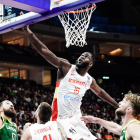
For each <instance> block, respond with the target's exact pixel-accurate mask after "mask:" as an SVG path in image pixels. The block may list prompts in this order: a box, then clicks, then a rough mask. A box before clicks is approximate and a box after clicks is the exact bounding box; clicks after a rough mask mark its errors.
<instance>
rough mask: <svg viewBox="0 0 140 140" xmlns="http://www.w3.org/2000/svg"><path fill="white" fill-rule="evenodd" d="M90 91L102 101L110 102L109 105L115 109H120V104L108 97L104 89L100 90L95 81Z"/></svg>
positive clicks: (93, 80)
mask: <svg viewBox="0 0 140 140" xmlns="http://www.w3.org/2000/svg"><path fill="white" fill-rule="evenodd" d="M90 89H91V90H92V91H93V92H94V93H95V94H96V95H97V96H98V97H100V98H101V99H102V100H104V101H106V102H108V103H109V104H111V105H113V106H114V107H116V108H118V107H119V105H118V103H117V102H116V101H115V100H114V99H113V98H112V97H111V96H110V95H108V94H107V93H106V92H105V91H104V90H103V89H102V88H100V87H99V86H98V85H97V83H96V81H95V79H92V84H91V86H90Z"/></svg>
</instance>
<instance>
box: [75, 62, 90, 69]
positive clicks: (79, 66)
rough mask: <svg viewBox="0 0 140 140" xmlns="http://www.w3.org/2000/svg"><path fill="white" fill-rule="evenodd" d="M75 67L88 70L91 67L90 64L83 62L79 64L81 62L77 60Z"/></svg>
mask: <svg viewBox="0 0 140 140" xmlns="http://www.w3.org/2000/svg"><path fill="white" fill-rule="evenodd" d="M75 65H76V66H77V67H78V68H87V67H88V65H89V62H82V61H81V62H80V63H79V61H78V60H76V63H75Z"/></svg>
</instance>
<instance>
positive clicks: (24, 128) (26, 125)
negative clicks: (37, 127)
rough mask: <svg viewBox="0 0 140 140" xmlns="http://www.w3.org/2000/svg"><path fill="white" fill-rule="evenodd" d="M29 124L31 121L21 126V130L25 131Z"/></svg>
mask: <svg viewBox="0 0 140 140" xmlns="http://www.w3.org/2000/svg"><path fill="white" fill-rule="evenodd" d="M29 126H31V123H26V124H25V125H24V127H23V131H25V130H26V129H27V128H28V127H29Z"/></svg>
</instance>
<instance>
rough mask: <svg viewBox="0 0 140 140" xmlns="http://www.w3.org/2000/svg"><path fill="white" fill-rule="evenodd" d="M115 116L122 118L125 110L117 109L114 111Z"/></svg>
mask: <svg viewBox="0 0 140 140" xmlns="http://www.w3.org/2000/svg"><path fill="white" fill-rule="evenodd" d="M115 114H116V115H117V116H120V117H121V116H124V115H125V114H126V108H124V109H121V108H117V109H116V111H115Z"/></svg>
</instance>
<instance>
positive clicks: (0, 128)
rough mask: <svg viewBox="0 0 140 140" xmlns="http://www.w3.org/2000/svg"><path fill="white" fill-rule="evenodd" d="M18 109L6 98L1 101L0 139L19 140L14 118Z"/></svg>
mask: <svg viewBox="0 0 140 140" xmlns="http://www.w3.org/2000/svg"><path fill="white" fill-rule="evenodd" d="M15 117H16V111H15V109H14V105H13V103H12V102H10V101H8V100H4V101H2V102H1V103H0V140H18V135H17V127H16V124H15V123H13V122H12V118H15Z"/></svg>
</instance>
